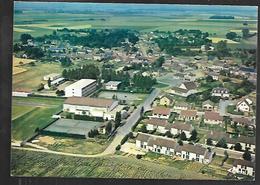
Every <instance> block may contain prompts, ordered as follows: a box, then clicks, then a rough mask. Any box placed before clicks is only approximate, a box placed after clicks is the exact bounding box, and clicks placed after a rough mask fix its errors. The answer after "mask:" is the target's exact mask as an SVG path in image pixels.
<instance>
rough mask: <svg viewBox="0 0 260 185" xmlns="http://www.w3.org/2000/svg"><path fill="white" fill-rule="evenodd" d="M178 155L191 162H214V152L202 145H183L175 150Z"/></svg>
mask: <svg viewBox="0 0 260 185" xmlns="http://www.w3.org/2000/svg"><path fill="white" fill-rule="evenodd" d="M175 152H176V155H177V156H179V157H181V158H182V159H186V160H189V161H197V162H200V163H205V164H209V163H210V162H211V160H212V156H213V152H211V151H209V150H208V149H207V148H204V147H202V146H201V145H191V144H183V145H178V146H177V147H176V149H175Z"/></svg>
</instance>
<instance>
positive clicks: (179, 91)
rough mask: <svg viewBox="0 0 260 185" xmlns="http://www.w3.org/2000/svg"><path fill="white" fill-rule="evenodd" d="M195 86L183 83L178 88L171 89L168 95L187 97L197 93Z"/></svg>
mask: <svg viewBox="0 0 260 185" xmlns="http://www.w3.org/2000/svg"><path fill="white" fill-rule="evenodd" d="M196 89H197V85H196V83H195V82H183V83H181V84H180V85H179V86H178V87H172V89H171V91H170V93H171V94H176V95H179V96H183V97H187V96H189V95H190V94H194V93H196V92H197V90H196Z"/></svg>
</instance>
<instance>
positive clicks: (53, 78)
mask: <svg viewBox="0 0 260 185" xmlns="http://www.w3.org/2000/svg"><path fill="white" fill-rule="evenodd" d="M60 77H61V74H58V73H52V74H48V75H45V76H44V77H43V80H45V81H47V80H49V79H50V80H51V81H53V80H56V79H58V78H60Z"/></svg>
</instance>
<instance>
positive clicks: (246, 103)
mask: <svg viewBox="0 0 260 185" xmlns="http://www.w3.org/2000/svg"><path fill="white" fill-rule="evenodd" d="M252 104H253V101H252V100H250V99H249V98H242V99H240V100H239V101H238V102H237V104H236V109H237V111H241V112H250V111H251V105H252Z"/></svg>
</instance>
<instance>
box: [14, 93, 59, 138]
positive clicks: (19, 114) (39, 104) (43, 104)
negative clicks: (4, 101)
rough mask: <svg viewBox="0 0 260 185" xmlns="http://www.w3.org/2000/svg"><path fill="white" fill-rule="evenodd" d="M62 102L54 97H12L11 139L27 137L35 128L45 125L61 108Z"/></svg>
mask: <svg viewBox="0 0 260 185" xmlns="http://www.w3.org/2000/svg"><path fill="white" fill-rule="evenodd" d="M62 102H63V100H61V99H54V98H33V97H30V98H16V97H15V98H13V102H12V110H13V112H12V120H13V121H12V125H11V130H12V139H14V140H19V141H20V140H24V139H27V138H29V137H31V136H32V135H33V134H34V132H35V129H36V128H42V127H44V126H46V125H47V124H48V123H49V122H50V121H52V120H53V119H52V118H51V116H52V115H53V114H54V113H56V112H58V111H59V110H61V104H62Z"/></svg>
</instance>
